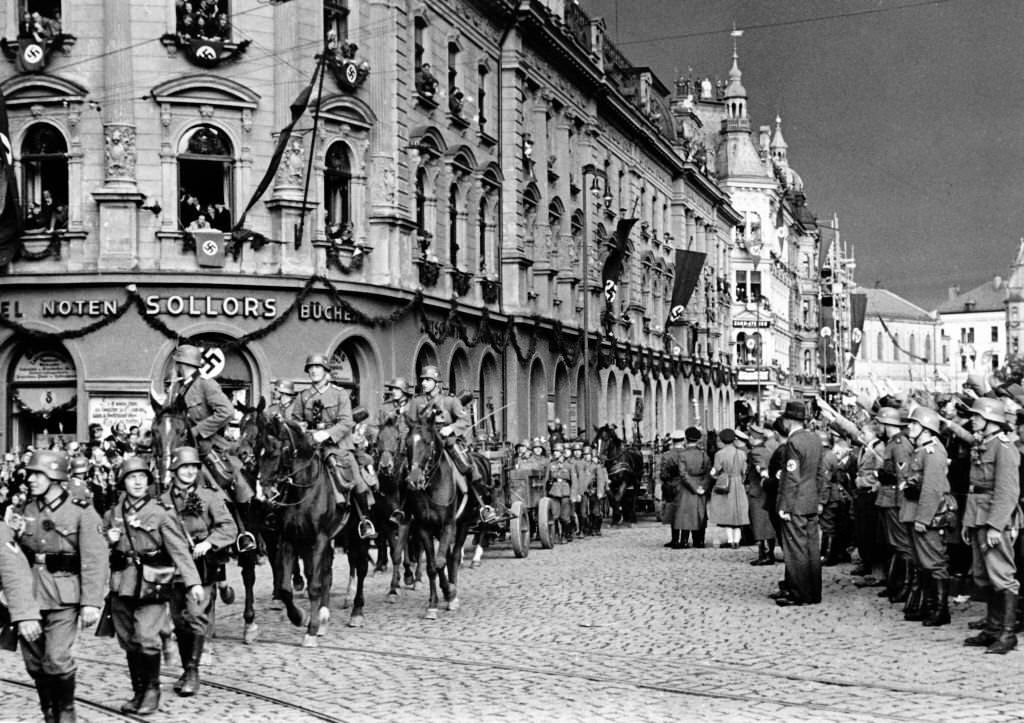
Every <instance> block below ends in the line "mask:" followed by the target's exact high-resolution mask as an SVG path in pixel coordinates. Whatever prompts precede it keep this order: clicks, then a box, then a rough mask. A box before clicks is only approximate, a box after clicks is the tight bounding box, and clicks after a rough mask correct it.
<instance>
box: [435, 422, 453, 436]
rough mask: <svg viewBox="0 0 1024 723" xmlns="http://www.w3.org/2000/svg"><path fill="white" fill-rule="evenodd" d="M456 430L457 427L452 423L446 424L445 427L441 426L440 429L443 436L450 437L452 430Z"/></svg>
mask: <svg viewBox="0 0 1024 723" xmlns="http://www.w3.org/2000/svg"><path fill="white" fill-rule="evenodd" d="M454 431H455V427H453V426H452V425H451V424H446V425H444V426H443V427H441V429H440V430H438V432H439V433H440V434H441V436H442V437H450V436H451V434H452V432H454Z"/></svg>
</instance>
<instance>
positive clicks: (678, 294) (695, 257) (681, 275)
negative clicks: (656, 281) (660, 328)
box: [665, 249, 707, 329]
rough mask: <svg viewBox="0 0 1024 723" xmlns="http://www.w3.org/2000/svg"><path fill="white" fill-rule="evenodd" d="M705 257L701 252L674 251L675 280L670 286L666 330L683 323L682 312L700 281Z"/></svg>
mask: <svg viewBox="0 0 1024 723" xmlns="http://www.w3.org/2000/svg"><path fill="white" fill-rule="evenodd" d="M706 255H707V254H705V253H704V252H703V251H684V250H683V249H676V278H675V281H674V282H673V284H672V303H671V305H670V306H669V312H668V320H667V321H666V322H665V328H666V329H667V328H668V327H670V326H675V325H678V324H682V323H683V312H684V311H686V305H687V304H688V303H690V297H691V296H693V290H694V289H696V288H697V282H699V281H700V272H701V271H702V270H703V269H704V258H705V256H706Z"/></svg>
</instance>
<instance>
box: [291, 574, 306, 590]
mask: <svg viewBox="0 0 1024 723" xmlns="http://www.w3.org/2000/svg"><path fill="white" fill-rule="evenodd" d="M292 589H293V590H294V591H295V592H302V591H303V590H305V589H306V581H305V580H303V579H302V578H301V577H296V578H293V579H292Z"/></svg>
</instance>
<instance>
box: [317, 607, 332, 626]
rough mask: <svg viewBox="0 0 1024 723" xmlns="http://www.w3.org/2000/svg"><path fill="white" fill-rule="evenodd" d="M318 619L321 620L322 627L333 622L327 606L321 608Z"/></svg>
mask: <svg viewBox="0 0 1024 723" xmlns="http://www.w3.org/2000/svg"><path fill="white" fill-rule="evenodd" d="M317 617H318V618H319V619H320V624H321V625H326V624H327V623H329V622H330V621H331V611H330V609H329V608H328V607H327V606H326V605H324V606H321V608H320V611H319V613H317Z"/></svg>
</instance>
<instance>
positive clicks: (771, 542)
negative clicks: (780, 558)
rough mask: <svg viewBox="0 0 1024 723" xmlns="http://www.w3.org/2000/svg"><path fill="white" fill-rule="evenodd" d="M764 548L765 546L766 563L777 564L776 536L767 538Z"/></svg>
mask: <svg viewBox="0 0 1024 723" xmlns="http://www.w3.org/2000/svg"><path fill="white" fill-rule="evenodd" d="M764 548H765V554H764V564H765V565H774V564H775V538H774V537H769V538H768V539H767V540H765V542H764Z"/></svg>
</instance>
